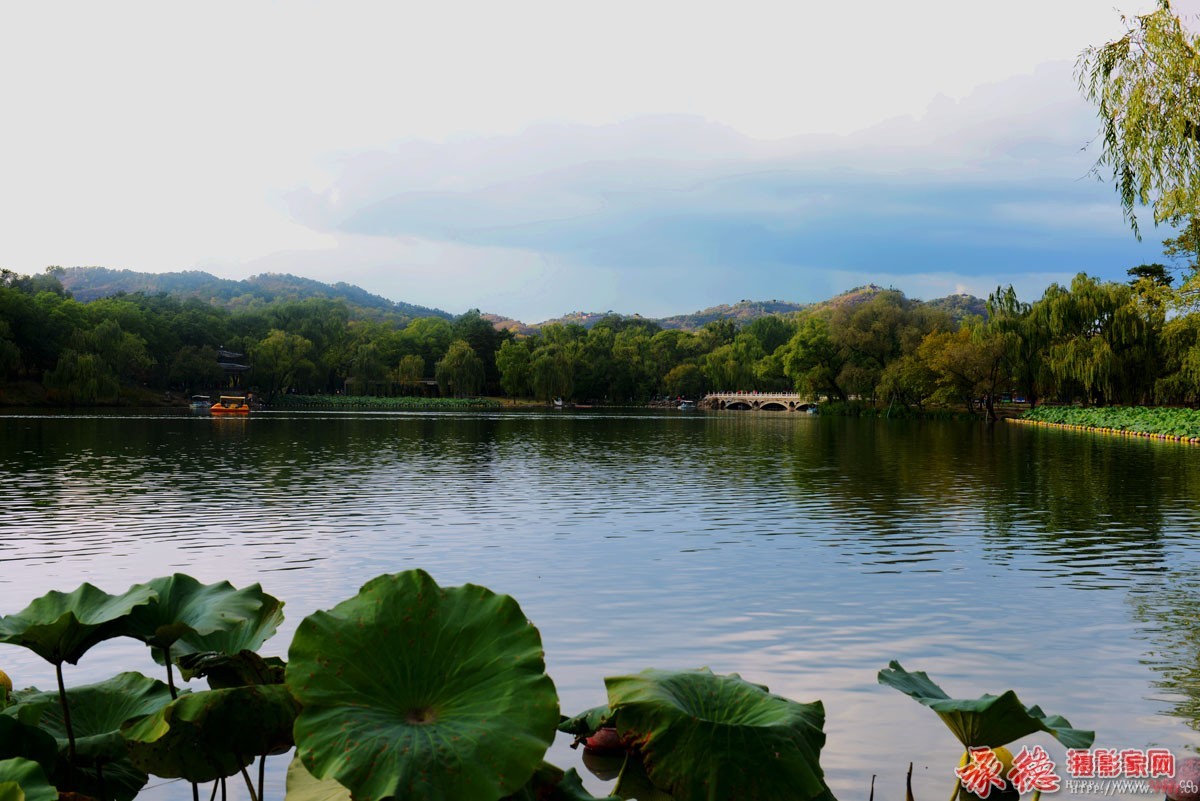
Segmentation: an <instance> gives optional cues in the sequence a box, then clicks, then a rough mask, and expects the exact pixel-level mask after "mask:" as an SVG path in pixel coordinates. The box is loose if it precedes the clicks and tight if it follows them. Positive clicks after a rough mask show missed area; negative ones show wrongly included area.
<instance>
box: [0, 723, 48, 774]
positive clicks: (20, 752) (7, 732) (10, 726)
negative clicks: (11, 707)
mask: <svg viewBox="0 0 1200 801" xmlns="http://www.w3.org/2000/svg"><path fill="white" fill-rule="evenodd" d="M13 757H21V758H22V759H29V760H32V761H34V762H36V763H38V764H39V765H41V766H42V770H44V771H45V772H46V774H47V775H49V774H50V773H53V772H54V765H55V763H56V762H57V761H58V743H56V742H55V741H54V738H53V737H51V736H50V735H49V734H47V733H46V732H44V731H42V730H41V729H39V728H37V727H36V726H27V725H25V724H24V723H22V722H21V721H20V720H18V719H17V717H16V716H12V717H10V716H8V715H0V759H12V758H13Z"/></svg>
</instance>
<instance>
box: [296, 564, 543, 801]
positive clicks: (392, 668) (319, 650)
mask: <svg viewBox="0 0 1200 801" xmlns="http://www.w3.org/2000/svg"><path fill="white" fill-rule="evenodd" d="M287 683H288V686H289V687H291V689H292V692H293V694H295V696H296V697H297V698H298V699H299V701H300V702H301V704H302V705H303V710H302V711H301V713H300V716H299V717H298V718H297V720H296V729H295V731H296V745H297V750H298V752H299V754H300V757H301V758H302V759H303V760H304V765H305V767H306V768H308V770H309V771H310V772H311V773H312V774H313V775H314V776H316V777H317V778H335V779H337V781H339V782H340V783H342V784H343V785H345V786H346V787H348V788H349V789H350V790H351V792H352V793H353V794H354V798H355V799H356V801H375V800H376V799H382V798H390V797H400V798H404V799H411V800H412V801H421V799H433V798H438V799H441V798H469V799H472V801H493V800H494V799H497V798H500V797H502V796H504V795H506V794H508V793H512V792H514V791H516V790H517V789H518V788H520V787H521V786H522V785H524V784H525V782H526V781H527V780H528V779H529V777H530V776H531V775H533V772H534V771H535V770H536V769H537V766H538V765H539V764H540V762H541V760H542V755H543V754H544V753H545V751H546V748H547V747H548V746H549V744H550V742H551V741H552V740H553V738H554V730H555V725H556V724H557V723H558V720H559V714H558V698H557V694H556V693H555V690H554V684H553V683H552V682H551V681H550V678H549V677H548V676H547V675H546V673H545V663H544V661H543V657H542V643H541V637H540V635H539V634H538V631H537V629H536V628H534V627H533V626H532V625H531V624H530V623H529V621H528V620H527V619H526V618H525V615H524V614H523V613H522V612H521V608H520V607H519V606H518V605H517V602H516V601H514V600H513V599H512V598H510V597H508V596H505V595H497V594H495V593H493V592H492V591H490V590H488V589H486V588H484V587H478V586H475V585H471V584H467V585H465V586H462V587H450V588H443V587H439V586H438V585H437V584H436V583H435V582H434V580H433V579H432V578H431V577H430V576H429V574H428V573H425V572H424V571H421V570H412V571H408V572H405V573H399V574H395V575H388V576H379V577H378V578H375V579H373V580H371V581H370V582H368V583H367V584H365V585H364V586H363V588H362V589H361V590H360V591H359V593H358V595H356V596H355V597H353V598H350V599H348V600H346V601H343V602H342V603H340V604H338V605H337V606H336V607H334V608H333V609H332V610H330V611H327V612H316V613H314V614H312V615H310V616H309V617H307V618H305V619H304V621H302V622H301V623H300V626H299V628H298V630H297V631H296V636H295V638H294V639H293V641H292V647H291V650H290V651H289V653H288V666H287Z"/></svg>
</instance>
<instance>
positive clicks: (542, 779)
mask: <svg viewBox="0 0 1200 801" xmlns="http://www.w3.org/2000/svg"><path fill="white" fill-rule="evenodd" d="M503 801H618V799H616V798H613V797H612V796H606V797H605V798H603V799H597V798H596V796H594V795H592V794H591V793H589V792H588V791H587V788H585V787H584V786H583V779H581V778H580V777H579V773H578V772H577V771H576V770H575V769H574V768H571V769H570V770H568V771H567V772H566V773H563V771H562V769H561V768H558V767H556V766H554V765H551V764H550V763H549V762H543V763H542V764H541V767H539V768H538V769H537V770H536V771H535V772H534V774H533V776H532V777H530V779H529V781H527V782H526V783H525V786H524V787H522V788H521V789H520V790H518V791H517V792H515V793H513V794H512V795H508V796H505V797H504V799H503Z"/></svg>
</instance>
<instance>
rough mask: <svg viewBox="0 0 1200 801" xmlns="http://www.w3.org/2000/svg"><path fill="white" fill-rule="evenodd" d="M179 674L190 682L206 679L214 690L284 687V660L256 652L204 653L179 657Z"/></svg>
mask: <svg viewBox="0 0 1200 801" xmlns="http://www.w3.org/2000/svg"><path fill="white" fill-rule="evenodd" d="M179 667H180V672H181V673H183V678H184V679H186V680H187V681H191V680H192V679H197V678H207V679H208V686H209V687H211V688H212V689H214V690H223V689H227V688H229V687H245V686H247V685H257V684H283V675H284V668H285V667H286V666H285V664H284V662H283V660H282V659H280V658H279V657H277V656H268V657H266V658H263V657H261V656H259V655H258V654H256V653H254V652H253V651H241V652H240V653H236V654H232V655H230V654H222V653H219V652H216V651H204V652H201V653H195V654H184V655H183V656H181V657H179Z"/></svg>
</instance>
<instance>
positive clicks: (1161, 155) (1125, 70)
mask: <svg viewBox="0 0 1200 801" xmlns="http://www.w3.org/2000/svg"><path fill="white" fill-rule="evenodd" d="M1122 22H1124V24H1125V26H1126V31H1125V35H1124V36H1122V37H1121V38H1119V39H1116V40H1115V41H1112V42H1108V43H1107V44H1104V45H1101V46H1100V47H1089V48H1088V49H1086V50H1084V51H1083V53H1082V54H1081V55H1080V57H1079V62H1078V64H1077V72H1076V75H1077V77H1078V80H1079V85H1080V88H1081V89H1082V90H1083V92H1084V94H1085V95H1086V96H1087V97H1088V99H1089V100H1091V101H1092V102H1094V103H1095V104H1096V105H1097V110H1098V113H1099V117H1100V134H1101V138H1102V142H1103V144H1102V148H1103V149H1102V152H1101V155H1100V157H1099V160H1098V161H1097V164H1096V170H1097V173H1098V174H1099V173H1102V172H1103V171H1104V170H1105V169H1106V168H1107V169H1108V170H1111V172H1112V178H1113V181H1114V183H1115V185H1116V190H1117V194H1118V195H1119V196H1120V198H1121V205H1122V207H1123V208H1124V211H1125V217H1126V219H1127V220H1128V221H1129V223H1130V225H1131V226H1132V228H1133V230H1134V232H1135V233H1139V231H1138V220H1137V214H1136V211H1135V209H1136V207H1137V206H1138V205H1140V204H1144V205H1149V206H1150V207H1151V209H1152V210H1153V213H1154V222H1155V224H1158V223H1162V222H1166V223H1169V224H1171V225H1175V226H1179V225H1182V224H1186V225H1187V226H1188V227H1191V225H1192V222H1193V220H1194V218H1196V217H1197V215H1198V214H1200V37H1197V35H1196V34H1194V33H1192V32H1190V31H1188V30H1186V29H1185V28H1184V26H1183V24H1182V23H1181V22H1180V20H1179V17H1178V16H1177V15H1176V14H1175V13H1174V12H1172V10H1171V4H1170V0H1159V4H1158V8H1157V9H1156V10H1155V11H1153V12H1151V13H1149V14H1142V15H1140V16H1135V17H1125V16H1122ZM1139 235H1140V234H1139Z"/></svg>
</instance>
